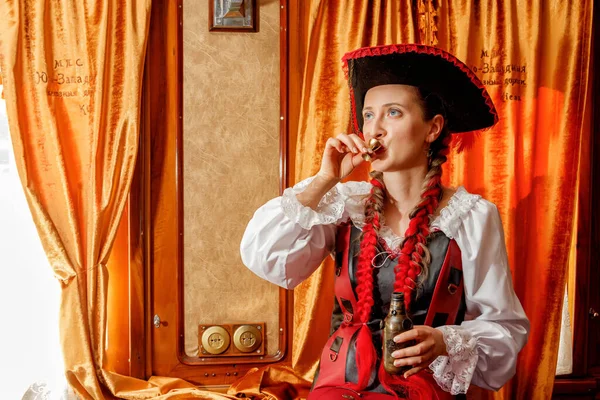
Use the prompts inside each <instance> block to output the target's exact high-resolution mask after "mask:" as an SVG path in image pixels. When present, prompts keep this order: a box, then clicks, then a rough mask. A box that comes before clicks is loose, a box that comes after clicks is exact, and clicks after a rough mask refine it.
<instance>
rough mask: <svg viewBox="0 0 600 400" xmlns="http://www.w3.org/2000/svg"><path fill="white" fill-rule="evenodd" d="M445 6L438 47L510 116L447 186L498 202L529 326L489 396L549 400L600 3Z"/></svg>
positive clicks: (449, 0)
mask: <svg viewBox="0 0 600 400" xmlns="http://www.w3.org/2000/svg"><path fill="white" fill-rule="evenodd" d="M435 3H437V4H436V9H435V13H436V18H437V20H436V21H435V22H436V25H437V32H436V35H437V40H438V41H439V43H438V47H440V48H443V49H444V50H447V51H449V52H451V53H453V54H455V55H456V56H457V57H458V58H459V59H461V60H463V61H464V62H465V63H466V64H467V65H469V66H470V67H471V68H472V69H473V71H474V72H475V74H476V75H477V76H478V77H479V78H480V79H481V80H482V81H483V83H484V84H485V85H486V87H487V89H488V91H489V93H490V95H491V97H492V100H493V101H494V104H495V105H496V108H497V110H498V114H499V116H500V122H499V123H498V124H497V125H496V126H495V127H494V128H493V129H491V130H489V131H486V132H483V133H482V134H481V135H480V136H479V138H478V139H477V140H476V141H475V142H474V144H473V147H472V148H471V149H470V150H469V151H466V152H465V153H463V154H456V153H452V154H451V156H450V158H449V162H448V163H447V168H446V171H445V175H444V176H445V182H446V183H448V184H451V185H464V186H465V187H466V188H467V189H468V190H469V191H472V192H474V193H480V194H482V195H483V196H484V197H485V198H487V199H488V200H490V201H492V202H494V203H495V204H496V205H497V206H498V209H499V211H500V215H501V217H502V221H503V225H504V230H505V240H506V244H507V250H508V255H509V261H510V266H511V270H512V275H513V281H514V284H515V291H516V293H517V295H518V296H519V299H520V300H521V302H522V303H523V307H524V309H525V312H526V313H527V315H528V317H529V318H530V320H531V332H530V336H529V342H528V344H527V345H526V346H525V348H524V349H523V351H522V352H521V353H520V355H519V361H518V365H517V373H516V375H515V377H514V378H513V380H512V381H511V382H509V383H508V384H507V385H505V386H504V387H503V388H502V389H501V391H500V392H499V393H487V392H486V393H481V394H480V396H481V398H492V397H493V398H496V399H500V398H502V399H512V398H519V399H521V398H522V399H538V398H539V399H545V398H550V396H551V394H552V389H553V383H554V376H555V372H556V362H557V353H558V346H559V342H560V340H559V337H560V327H561V320H562V314H561V309H562V306H563V303H564V290H565V284H566V280H567V273H568V265H569V256H570V253H571V250H572V246H573V245H574V243H575V242H574V241H573V238H574V236H576V234H577V223H576V222H577V221H576V218H575V217H576V213H575V211H576V206H577V199H578V196H579V190H580V188H579V176H580V175H581V174H585V173H587V172H586V171H581V170H580V162H581V161H582V158H581V157H589V152H587V151H583V150H582V149H581V144H582V143H585V142H586V141H587V139H586V138H589V135H590V134H591V126H590V124H589V116H590V115H591V108H590V106H591V97H590V83H591V79H590V73H591V68H590V62H591V45H590V44H591V33H592V7H593V4H592V3H593V2H591V1H584V2H579V3H577V4H573V3H571V2H567V1H558V0H557V1H550V2H546V1H535V2H530V1H526V0H507V1H496V0H482V1H479V2H475V3H474V2H472V1H468V0H440V1H438V2H435ZM584 150H585V149H584ZM584 164H585V163H584ZM585 189H586V188H582V190H583V193H586V190H585ZM532 285H535V290H532Z"/></svg>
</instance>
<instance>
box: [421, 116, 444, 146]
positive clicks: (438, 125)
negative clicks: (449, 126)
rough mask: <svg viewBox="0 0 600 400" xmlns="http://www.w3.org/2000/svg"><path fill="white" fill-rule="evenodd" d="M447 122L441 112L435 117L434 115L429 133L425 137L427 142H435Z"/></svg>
mask: <svg viewBox="0 0 600 400" xmlns="http://www.w3.org/2000/svg"><path fill="white" fill-rule="evenodd" d="M445 122H446V121H444V117H442V116H441V114H438V115H436V116H435V117H433V119H432V120H431V128H430V129H429V133H428V134H427V137H426V138H425V141H426V142H427V143H433V142H435V140H436V139H437V138H438V137H439V136H440V134H441V133H442V129H444V123H445Z"/></svg>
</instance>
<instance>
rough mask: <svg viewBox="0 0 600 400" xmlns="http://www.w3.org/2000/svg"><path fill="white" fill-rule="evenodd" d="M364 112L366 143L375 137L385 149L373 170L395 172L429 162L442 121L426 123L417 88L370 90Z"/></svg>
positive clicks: (374, 164)
mask: <svg viewBox="0 0 600 400" xmlns="http://www.w3.org/2000/svg"><path fill="white" fill-rule="evenodd" d="M364 104H365V105H364V107H363V110H362V113H363V120H364V124H363V134H364V136H365V141H366V142H367V143H369V140H371V139H372V138H375V139H377V140H379V141H380V142H381V144H382V147H383V148H382V149H381V150H380V151H378V152H377V153H376V154H375V156H374V157H373V161H372V166H373V169H374V170H377V171H381V172H393V171H399V170H404V169H409V168H413V167H415V166H418V165H422V164H423V163H427V149H428V148H429V143H431V142H433V141H434V140H435V139H436V138H437V137H438V136H439V134H440V132H441V128H442V127H443V118H441V123H440V118H437V116H436V118H433V119H432V120H431V121H425V118H424V113H423V109H422V106H421V101H420V99H419V93H418V91H417V88H415V87H414V86H407V85H383V86H376V87H374V88H372V89H370V90H369V91H368V92H367V94H366V96H365V102H364Z"/></svg>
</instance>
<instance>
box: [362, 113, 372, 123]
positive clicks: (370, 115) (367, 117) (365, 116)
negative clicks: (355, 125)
mask: <svg viewBox="0 0 600 400" xmlns="http://www.w3.org/2000/svg"><path fill="white" fill-rule="evenodd" d="M371 118H373V113H370V112H368V113H365V114H364V115H363V119H364V120H365V121H366V120H368V119H371Z"/></svg>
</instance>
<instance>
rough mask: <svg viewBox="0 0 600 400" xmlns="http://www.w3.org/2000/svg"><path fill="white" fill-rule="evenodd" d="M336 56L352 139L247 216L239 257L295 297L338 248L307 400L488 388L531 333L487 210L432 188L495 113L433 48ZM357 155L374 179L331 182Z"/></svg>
mask: <svg viewBox="0 0 600 400" xmlns="http://www.w3.org/2000/svg"><path fill="white" fill-rule="evenodd" d="M343 60H344V69H345V72H346V76H347V78H348V82H349V85H350V93H351V109H352V122H353V125H354V130H355V133H353V134H350V135H347V134H340V135H338V136H336V137H335V138H330V139H329V140H328V141H327V144H326V146H325V150H324V152H323V158H322V162H321V168H320V170H319V172H318V173H317V175H316V176H314V177H313V178H309V179H307V180H305V181H303V182H300V183H299V184H297V185H296V186H294V187H293V188H289V189H286V191H285V192H284V194H283V196H282V197H279V198H276V199H273V200H271V201H269V202H268V203H267V204H265V205H264V206H262V207H261V208H260V209H259V210H258V211H257V212H256V213H255V215H254V217H253V218H252V220H251V221H250V223H249V225H248V227H247V229H246V232H245V234H244V237H243V239H242V243H241V253H242V260H243V262H244V264H245V265H246V266H247V267H248V268H250V269H251V270H252V271H254V272H255V273H256V274H257V275H258V276H260V277H262V278H264V279H267V280H269V281H271V282H273V283H275V284H277V285H279V286H282V287H284V288H288V289H293V288H294V287H295V286H296V285H298V284H299V283H300V282H302V281H303V280H304V279H306V278H307V277H308V276H310V275H311V274H312V273H313V272H314V271H315V269H316V268H317V267H318V266H319V265H320V264H321V262H322V261H323V259H324V258H325V257H326V256H327V255H328V254H330V253H331V252H335V257H336V275H337V277H336V284H335V292H336V304H335V307H334V311H333V316H332V331H333V333H332V334H331V336H330V338H329V341H328V343H327V345H326V346H325V348H324V349H323V352H322V357H321V361H320V370H319V372H318V374H317V377H316V378H315V381H314V384H313V390H312V391H311V394H310V396H309V399H313V398H315V399H326V398H330V397H331V398H338V399H339V398H358V397H360V398H365V399H369V398H373V399H379V398H381V399H387V398H395V397H396V398H397V397H407V398H440V399H442V398H452V397H454V396H455V395H461V394H464V393H466V392H467V389H468V388H469V385H470V384H474V385H477V386H481V387H483V388H487V389H493V390H498V389H499V388H500V387H501V386H502V385H504V383H506V382H507V381H508V380H509V379H510V378H511V377H512V376H513V375H514V372H515V365H516V360H517V354H518V352H519V351H520V350H521V348H522V347H523V345H524V344H525V343H526V341H527V335H528V331H529V321H528V319H527V317H526V315H525V313H524V311H523V308H522V306H521V304H520V302H519V299H518V298H517V296H516V295H515V293H514V290H513V286H512V281H511V274H510V270H509V267H508V260H507V255H506V248H505V244H504V233H503V228H502V223H501V221H500V216H499V213H498V211H497V209H496V207H495V205H494V204H492V203H490V202H488V201H486V200H484V199H482V198H481V197H480V196H478V195H474V194H470V193H468V192H467V191H466V190H465V189H464V188H462V187H460V188H458V189H456V190H454V189H450V188H445V187H443V186H442V184H441V175H442V164H443V163H444V162H445V161H446V155H447V154H448V147H449V143H450V135H451V134H452V133H453V134H460V133H462V132H469V131H475V130H479V129H484V128H488V127H490V126H492V125H493V124H494V123H495V122H496V121H497V115H496V110H495V108H494V105H493V104H492V101H491V99H490V97H489V95H488V93H487V91H486V90H485V88H484V87H483V85H482V84H481V82H480V81H479V79H478V78H477V77H476V76H475V75H474V74H473V73H472V72H471V71H470V70H469V68H468V67H467V66H465V65H464V64H463V63H462V62H460V61H459V60H458V59H456V57H454V56H452V55H451V54H448V53H446V52H444V51H442V50H440V49H437V48H433V47H428V46H422V45H389V46H379V47H371V48H363V49H359V50H356V51H354V52H351V53H348V54H346V55H345V56H344V59H343ZM373 139H376V140H377V141H378V143H379V144H380V145H381V147H380V148H379V149H378V150H377V151H372V150H370V149H369V146H368V145H367V144H369V143H371V142H372V140H373ZM366 155H368V157H367V156H366ZM364 159H370V160H371V167H372V169H373V172H372V173H371V177H372V180H371V182H348V183H341V181H342V179H344V178H345V177H347V176H348V175H349V174H350V173H351V172H352V171H353V170H354V168H356V167H357V166H358V165H359V164H361V163H362V162H364ZM393 292H401V293H403V295H404V303H405V307H406V309H407V312H408V314H409V315H410V316H411V318H412V321H413V324H414V328H413V329H411V330H409V331H407V332H404V333H402V334H400V335H398V336H396V337H395V338H394V340H395V341H396V342H398V343H401V344H403V345H404V346H407V347H405V348H403V349H402V350H397V351H395V352H394V353H393V354H392V357H394V358H395V360H394V365H396V366H401V367H407V366H408V370H407V371H406V372H405V373H404V374H402V375H397V374H396V375H393V374H389V373H387V372H386V371H385V370H384V369H383V368H382V363H381V354H382V351H381V348H382V344H381V336H382V333H381V332H382V326H383V322H382V321H383V320H384V318H385V316H386V314H387V312H388V309H389V305H390V298H391V295H392V293H393Z"/></svg>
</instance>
